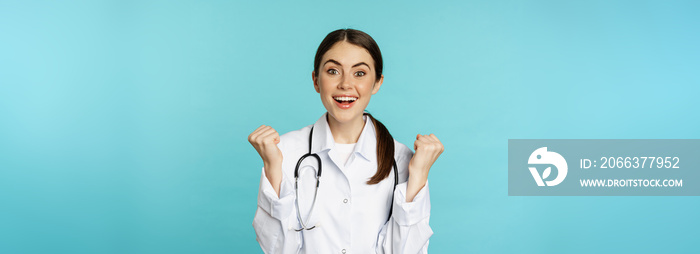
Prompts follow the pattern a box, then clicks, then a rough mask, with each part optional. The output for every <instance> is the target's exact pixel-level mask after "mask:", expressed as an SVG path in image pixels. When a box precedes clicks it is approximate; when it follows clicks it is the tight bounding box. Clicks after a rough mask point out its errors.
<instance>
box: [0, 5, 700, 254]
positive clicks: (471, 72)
mask: <svg viewBox="0 0 700 254" xmlns="http://www.w3.org/2000/svg"><path fill="white" fill-rule="evenodd" d="M698 13H700V4H698V2H694V1H685V2H684V1H576V2H574V1H571V2H570V1H455V2H433V3H426V2H421V1H414V2H410V3H409V2H406V1H401V2H398V1H397V2H382V3H374V2H369V1H350V2H347V1H344V2H331V1H309V2H303V3H302V2H296V1H286V2H282V1H280V2H276V1H241V2H229V1H206V2H205V1H83V2H81V1H7V0H2V1H0V252H2V253H39V252H54V253H60V252H65V253H195V252H196V253H232V252H235V253H257V252H260V249H259V246H258V243H257V242H256V241H255V233H254V231H253V227H252V220H253V215H254V212H255V208H256V196H257V191H258V184H259V180H260V173H261V172H260V168H261V166H262V165H261V164H262V163H261V161H260V158H259V156H258V155H257V153H256V152H255V150H254V149H253V148H252V146H251V145H250V144H249V143H248V141H247V136H248V134H250V133H251V132H252V131H253V130H254V129H255V128H257V127H258V126H260V125H262V124H265V125H271V126H273V127H274V128H275V129H276V130H278V131H279V132H280V133H286V132H288V131H291V130H296V129H300V128H302V127H303V126H306V125H309V124H312V123H313V122H314V121H315V120H317V119H318V118H319V117H320V116H321V115H322V114H323V112H325V111H324V107H323V105H322V104H321V101H320V99H319V95H318V94H317V93H316V92H315V91H314V90H313V85H312V82H311V71H312V68H313V66H312V65H313V57H314V53H315V51H316V47H318V44H319V43H320V42H321V40H322V39H323V38H324V37H325V35H326V34H327V33H329V32H330V31H333V30H335V29H338V28H356V29H360V30H363V31H365V32H367V33H369V34H370V35H372V36H373V37H374V39H375V40H376V41H377V42H378V43H379V46H380V48H381V50H382V53H383V56H384V59H385V72H384V75H385V79H384V85H383V86H382V88H381V90H380V91H379V93H378V94H376V95H375V96H373V98H372V101H371V103H370V105H369V107H368V110H369V111H370V112H372V113H373V115H375V116H376V117H377V118H378V119H380V120H381V121H382V122H384V123H385V124H386V125H387V126H388V127H389V129H390V130H391V132H392V134H393V136H394V137H395V138H396V139H397V140H399V141H400V142H402V143H404V144H408V145H409V146H411V147H412V144H413V141H414V138H415V136H416V134H418V133H421V134H427V133H435V134H436V135H437V136H438V137H439V138H440V139H441V140H442V142H443V144H444V145H445V149H446V150H445V152H444V153H443V154H442V156H441V157H440V159H439V160H438V161H437V162H436V164H435V165H434V166H433V169H432V170H431V173H430V181H431V199H432V216H431V226H432V228H433V230H434V231H435V234H434V235H433V237H432V238H431V239H430V248H429V250H430V251H431V252H433V253H465V252H475V253H484V252H487V253H513V252H518V253H536V252H545V253H553V252H558V251H563V252H567V253H591V252H602V253H614V252H623V253H635V252H638V253H642V252H665V253H668V252H695V253H697V252H698V251H700V250H699V249H698V247H697V245H696V244H695V243H693V242H695V241H696V240H697V237H698V235H699V234H698V227H699V226H700V219H698V212H700V203H699V202H698V201H699V200H698V197H509V196H508V194H507V193H508V189H507V183H508V181H507V141H508V139H510V138H574V139H588V138H602V139H605V138H623V139H627V138H700V135H699V134H700V133H699V132H698V130H700V120H699V117H698V112H699V109H700V107H699V106H698V100H697V95H698V93H700V89H699V88H698V87H699V84H700V82H699V81H700V78H699V76H698V70H699V69H700V47H698V45H700V33H699V32H698V27H700V18H699V16H698ZM687 184H692V183H687Z"/></svg>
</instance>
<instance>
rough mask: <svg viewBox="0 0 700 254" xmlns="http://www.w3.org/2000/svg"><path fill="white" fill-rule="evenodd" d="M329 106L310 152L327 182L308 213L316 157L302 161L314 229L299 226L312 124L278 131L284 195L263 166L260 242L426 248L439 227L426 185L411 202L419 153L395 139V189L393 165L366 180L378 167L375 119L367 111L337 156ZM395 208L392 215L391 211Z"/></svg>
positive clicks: (321, 248)
mask: <svg viewBox="0 0 700 254" xmlns="http://www.w3.org/2000/svg"><path fill="white" fill-rule="evenodd" d="M326 114H328V113H327V112H326V113H324V114H323V116H321V118H319V119H318V121H316V123H314V124H313V126H314V128H313V142H312V149H311V152H312V153H316V154H318V155H319V156H320V158H321V161H322V175H321V183H320V186H319V188H318V196H317V200H316V205H315V207H314V209H313V213H312V216H311V218H310V219H307V216H308V213H309V208H310V207H311V203H312V200H313V195H314V188H315V184H316V180H315V178H314V177H313V176H314V175H315V174H316V172H315V170H317V168H318V167H317V162H316V159H315V158H313V157H311V156H309V157H307V158H306V159H305V160H304V162H303V163H302V166H300V170H299V171H300V176H301V177H300V182H299V208H300V211H301V217H302V219H303V220H304V223H305V224H306V225H307V227H311V226H314V225H315V226H316V228H314V229H312V230H303V231H301V232H297V231H295V230H294V229H298V228H300V227H301V224H300V223H299V220H298V219H297V211H296V208H295V205H294V201H295V193H294V168H295V166H296V164H297V161H298V160H299V158H300V157H301V156H302V155H304V154H306V153H307V152H308V151H309V130H310V129H311V126H312V125H309V126H306V127H304V128H302V129H300V130H296V131H291V132H288V133H286V134H284V135H281V136H280V143H279V144H278V147H279V148H280V150H281V151H282V155H283V162H282V183H281V185H280V195H279V197H278V196H277V194H276V193H275V190H274V189H273V188H272V185H271V184H270V182H269V181H268V179H267V176H266V175H265V169H264V168H263V170H262V176H261V179H260V189H259V192H258V208H257V210H256V212H255V218H254V219H253V227H254V229H255V233H256V236H257V237H256V238H257V241H258V242H259V243H260V247H261V248H262V250H263V251H264V252H265V253H324V254H325V253H341V254H343V253H346V254H347V253H427V250H428V242H429V238H430V236H431V235H432V234H433V231H432V229H431V228H430V226H429V224H428V222H429V219H430V194H429V191H428V184H427V183H426V185H425V186H424V187H423V188H422V189H421V190H420V191H419V192H418V194H417V195H416V196H415V198H414V199H413V202H406V186H407V184H406V182H407V179H408V163H409V161H410V160H411V158H412V156H413V152H412V151H411V150H410V149H409V148H408V147H407V146H406V145H404V144H401V143H399V142H398V141H396V140H394V147H395V148H394V150H395V153H394V158H395V160H396V164H397V167H398V172H399V184H398V186H396V191H395V192H393V195H394V202H393V204H392V203H391V199H392V190H393V188H394V173H393V171H392V172H391V174H390V175H389V177H387V178H386V179H384V180H382V181H381V182H380V183H378V184H374V185H368V184H367V183H366V182H367V180H369V178H370V177H372V176H373V175H374V174H375V173H376V171H377V153H376V150H377V148H376V147H377V140H376V134H375V129H374V124H373V123H372V121H371V120H370V119H369V118H368V117H367V116H364V118H365V125H364V127H363V129H362V133H361V134H360V137H359V140H358V141H357V144H356V145H355V150H354V151H353V154H352V155H350V158H349V159H348V161H347V164H346V165H340V163H336V162H339V161H340V159H339V158H338V156H336V155H335V153H334V150H333V146H334V145H335V141H334V139H333V135H332V133H331V131H330V128H329V126H328V122H327V120H326ZM392 205H393V213H392V214H391V217H390V219H389V221H387V218H388V216H389V211H390V209H391V206H392Z"/></svg>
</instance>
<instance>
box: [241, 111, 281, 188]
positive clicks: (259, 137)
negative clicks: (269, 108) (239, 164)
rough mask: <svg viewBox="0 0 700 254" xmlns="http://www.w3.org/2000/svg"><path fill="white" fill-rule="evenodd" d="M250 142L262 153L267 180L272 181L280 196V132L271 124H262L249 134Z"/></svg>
mask: <svg viewBox="0 0 700 254" xmlns="http://www.w3.org/2000/svg"><path fill="white" fill-rule="evenodd" d="M248 142H250V144H251V145H253V147H255V150H256V151H258V154H260V158H262V160H263V165H264V167H265V174H266V175H267V180H269V181H270V184H272V188H274V189H275V191H276V192H277V195H278V196H279V193H280V183H281V182H282V151H280V149H279V147H277V144H279V142H280V135H279V133H277V131H276V130H275V129H273V128H272V127H270V126H267V125H261V126H260V127H258V128H257V129H255V131H253V133H251V134H250V135H248Z"/></svg>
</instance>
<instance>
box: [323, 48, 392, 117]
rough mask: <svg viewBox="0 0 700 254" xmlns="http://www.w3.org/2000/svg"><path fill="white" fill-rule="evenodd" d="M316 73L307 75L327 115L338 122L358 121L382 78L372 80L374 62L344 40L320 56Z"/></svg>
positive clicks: (361, 49)
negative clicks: (310, 76) (312, 82)
mask: <svg viewBox="0 0 700 254" xmlns="http://www.w3.org/2000/svg"><path fill="white" fill-rule="evenodd" d="M318 72H319V73H318V77H316V76H315V73H312V74H311V75H312V77H313V80H314V88H315V89H316V92H318V93H320V94H321V101H322V102H323V106H324V107H326V110H328V113H329V114H330V115H331V117H333V118H334V119H335V120H336V121H338V122H340V123H348V122H352V121H361V120H358V119H362V113H363V112H364V110H365V108H367V104H369V99H370V97H371V96H372V95H373V94H375V93H377V91H379V87H380V86H381V85H382V81H383V79H384V75H382V77H380V78H379V79H377V78H376V74H375V69H374V60H373V59H372V56H371V55H370V54H369V52H367V50H366V49H364V48H362V47H360V46H356V45H353V44H350V43H348V42H345V41H341V42H337V43H336V44H334V45H333V46H332V47H331V49H330V50H328V51H327V52H326V53H325V54H324V55H323V57H322V58H321V64H320V65H319V67H318ZM375 81H376V82H375ZM329 120H330V119H329Z"/></svg>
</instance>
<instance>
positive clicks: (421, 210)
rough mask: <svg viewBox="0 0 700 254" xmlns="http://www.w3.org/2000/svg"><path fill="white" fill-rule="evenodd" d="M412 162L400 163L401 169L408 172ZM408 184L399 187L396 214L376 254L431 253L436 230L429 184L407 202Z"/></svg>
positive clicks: (404, 161)
mask: <svg viewBox="0 0 700 254" xmlns="http://www.w3.org/2000/svg"><path fill="white" fill-rule="evenodd" d="M408 161H410V160H409V159H404V160H399V161H397V164H398V165H397V166H398V167H399V169H401V168H403V169H405V170H408V169H407V168H408ZM407 186H408V183H407V182H403V183H401V184H399V185H397V186H396V190H395V191H394V202H393V204H392V206H393V212H392V215H391V218H389V221H387V223H386V224H384V226H383V227H382V229H381V231H380V232H379V237H378V239H377V249H376V252H377V253H386V254H390V253H428V243H429V239H430V236H432V235H433V230H432V229H431V228H430V225H429V222H430V191H429V188H428V182H426V183H425V186H423V188H422V189H421V190H420V191H419V192H418V194H417V195H416V196H415V197H414V198H413V202H406V187H407Z"/></svg>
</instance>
